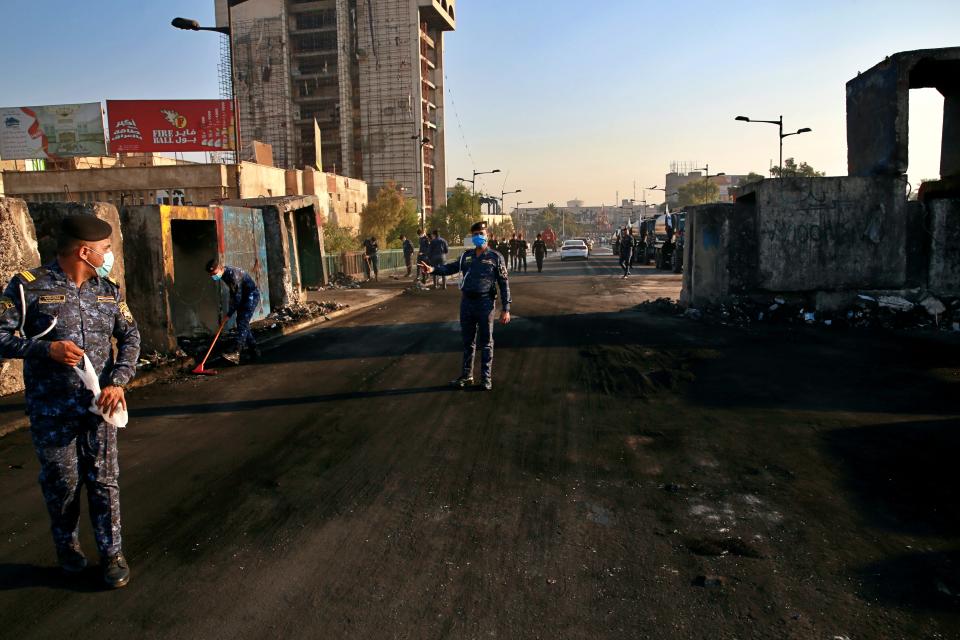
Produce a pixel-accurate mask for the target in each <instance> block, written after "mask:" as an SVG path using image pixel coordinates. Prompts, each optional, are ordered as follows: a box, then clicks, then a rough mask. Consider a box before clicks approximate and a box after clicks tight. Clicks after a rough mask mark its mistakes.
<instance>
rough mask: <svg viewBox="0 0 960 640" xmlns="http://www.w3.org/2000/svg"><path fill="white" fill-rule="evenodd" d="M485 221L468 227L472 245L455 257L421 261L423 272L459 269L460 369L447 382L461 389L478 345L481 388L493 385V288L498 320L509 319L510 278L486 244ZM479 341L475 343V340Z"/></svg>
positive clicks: (470, 381)
mask: <svg viewBox="0 0 960 640" xmlns="http://www.w3.org/2000/svg"><path fill="white" fill-rule="evenodd" d="M486 229H487V223H486V222H477V223H476V224H474V225H473V226H472V227H470V233H471V238H470V240H471V242H472V243H473V246H474V247H475V249H474V250H473V251H466V252H464V253H463V255H461V256H460V259H459V260H456V261H454V262H451V263H449V264H441V265H438V266H436V267H433V266H431V265H429V264H426V263H421V264H420V267H421V268H422V269H423V270H424V271H426V272H427V273H439V274H441V275H445V276H448V275H453V274H455V273H462V274H463V276H462V278H461V279H460V291H461V292H462V293H463V296H462V299H461V301H460V335H461V337H462V338H463V369H462V371H461V373H460V377H459V378H457V379H456V380H454V381H453V382H452V383H451V384H453V385H454V386H457V387H460V388H461V389H462V388H464V387H466V386H468V385H471V384H473V361H474V356H475V354H476V350H477V347H479V348H480V379H481V383H482V385H483V389H485V390H487V391H489V390H491V389H493V321H494V311H495V310H496V298H497V289H498V288H499V290H500V297H501V299H502V301H501V304H502V305H503V311H502V312H501V313H500V322H501V323H503V324H507V323H508V322H510V302H511V301H510V282H509V275H508V274H507V265H506V264H504V261H503V256H501V255H500V254H499V253H497V252H496V251H492V250H491V249H490V248H489V247H488V246H487V233H486ZM478 342H479V345H478V344H477V343H478Z"/></svg>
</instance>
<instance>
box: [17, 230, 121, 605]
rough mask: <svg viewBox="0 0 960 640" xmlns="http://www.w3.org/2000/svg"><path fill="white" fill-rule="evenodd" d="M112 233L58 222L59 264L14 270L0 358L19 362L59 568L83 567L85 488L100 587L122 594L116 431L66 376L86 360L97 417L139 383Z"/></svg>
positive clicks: (73, 569)
mask: <svg viewBox="0 0 960 640" xmlns="http://www.w3.org/2000/svg"><path fill="white" fill-rule="evenodd" d="M111 232H112V228H111V227H110V225H109V224H108V223H106V222H104V221H103V220H100V219H99V218H96V217H94V216H92V215H77V216H69V217H66V218H64V219H63V221H62V222H61V228H60V233H59V237H58V239H57V258H56V260H54V261H53V262H51V263H50V264H48V265H47V266H45V267H39V268H36V269H28V270H26V271H21V272H20V273H19V274H17V275H16V276H14V277H13V279H12V280H11V281H10V283H9V284H8V285H7V288H6V290H5V291H4V293H3V297H0V357H2V358H22V359H23V361H24V364H23V376H24V384H25V386H26V393H25V396H26V397H25V399H26V405H27V415H29V416H30V435H31V437H32V438H33V446H34V449H35V451H36V454H37V457H38V458H39V460H40V489H41V491H42V492H43V497H44V500H45V502H46V504H47V510H48V511H49V513H50V519H51V530H52V532H53V541H54V544H55V545H56V550H57V560H58V562H59V563H60V567H61V568H62V569H63V570H64V571H65V572H67V573H71V574H77V573H80V572H82V571H83V570H84V569H85V568H86V566H87V559H86V556H84V555H83V551H82V550H81V549H80V542H79V538H78V534H79V525H80V486H81V485H84V486H86V488H87V501H88V504H89V510H90V519H91V521H92V523H93V530H94V535H95V537H96V541H97V550H98V551H99V552H100V567H101V572H102V576H103V580H104V582H105V583H106V585H107V586H109V587H112V588H119V587H123V586H125V585H126V584H127V582H128V581H129V580H130V569H129V567H128V565H127V561H126V559H125V558H124V556H123V550H122V546H121V536H120V488H119V485H118V483H117V478H118V476H119V467H118V464H117V428H116V427H115V426H113V425H110V424H108V423H107V422H106V421H105V420H104V419H103V416H102V415H97V414H94V413H92V412H91V411H90V406H91V404H92V402H93V395H92V393H91V392H90V391H88V390H87V388H86V387H85V386H84V385H83V383H82V382H81V380H80V376H78V375H77V373H76V372H75V371H74V370H73V367H74V366H76V365H78V364H79V363H80V362H82V361H83V357H84V355H86V356H87V357H88V358H89V361H90V364H91V365H92V366H93V368H94V369H95V371H96V372H97V373H98V375H99V378H100V385H101V389H102V391H101V394H100V397H99V398H98V399H97V407H98V408H99V410H100V411H101V412H104V413H106V414H107V415H113V413H114V412H115V411H116V410H117V409H118V408H123V409H126V406H127V403H126V399H125V397H124V387H125V385H127V384H128V383H129V382H130V381H131V380H132V379H133V377H134V376H135V375H136V367H137V359H138V358H139V357H140V333H139V331H138V330H137V325H136V323H135V322H134V320H133V316H132V315H131V314H130V310H129V308H128V307H127V304H126V303H125V302H124V301H123V298H122V297H121V295H120V287H119V285H117V283H116V282H115V281H113V280H111V279H110V278H109V277H108V276H109V273H110V269H111V267H112V266H113V252H112V251H111V245H110V235H111ZM111 337H114V338H116V339H117V357H116V360H114V356H113V345H112V343H111V340H110V338H111Z"/></svg>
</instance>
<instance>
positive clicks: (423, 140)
mask: <svg viewBox="0 0 960 640" xmlns="http://www.w3.org/2000/svg"><path fill="white" fill-rule="evenodd" d="M410 139H411V140H415V141H416V142H414V144H415V145H416V146H417V172H416V180H417V205H418V206H419V208H420V228H421V229H423V227H424V226H425V224H426V215H427V214H426V211H425V210H424V206H423V191H424V184H423V182H422V181H421V180H420V170H421V169H422V167H423V147H424V146H426V145H428V144H430V138H428V137H426V136H424V135H423V133H422V132H420V133H417V134H416V135H412V136H410Z"/></svg>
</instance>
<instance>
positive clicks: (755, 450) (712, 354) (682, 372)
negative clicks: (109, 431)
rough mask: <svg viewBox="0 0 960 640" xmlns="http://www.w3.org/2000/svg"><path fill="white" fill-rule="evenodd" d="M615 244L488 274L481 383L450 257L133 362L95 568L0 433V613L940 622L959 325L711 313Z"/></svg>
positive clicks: (821, 630)
mask: <svg viewBox="0 0 960 640" xmlns="http://www.w3.org/2000/svg"><path fill="white" fill-rule="evenodd" d="M532 262H533V261H532V260H531V265H532ZM617 273H618V271H617V269H616V266H615V262H614V259H613V257H612V256H599V255H597V256H595V257H594V258H592V259H591V260H590V261H588V262H586V263H580V262H578V263H571V262H568V263H563V264H560V263H559V262H558V261H557V260H556V258H555V257H554V256H551V257H550V259H549V260H548V263H547V267H546V269H545V271H544V273H542V274H536V273H533V272H530V273H527V274H522V275H516V276H514V277H513V278H512V287H513V297H514V301H515V302H514V308H513V314H514V321H513V322H512V323H511V324H510V325H509V326H506V327H503V326H500V325H498V326H497V328H496V334H495V335H496V344H497V347H496V357H495V370H494V381H495V389H494V391H493V392H491V393H484V392H480V391H454V390H450V389H449V388H448V387H447V386H446V383H447V381H449V380H450V379H452V378H454V377H455V376H456V375H457V374H458V368H459V360H460V348H459V340H460V338H459V332H458V327H457V323H456V318H457V305H458V292H457V290H456V288H455V287H451V288H450V289H448V290H447V291H428V292H422V293H410V294H405V295H403V296H401V297H399V298H396V299H394V300H392V301H390V302H389V303H386V304H385V305H384V306H382V307H380V308H375V309H371V310H368V311H363V312H361V313H359V314H357V315H355V316H352V317H348V318H345V319H343V320H341V321H337V322H334V323H330V324H329V325H327V326H324V327H323V328H321V329H319V330H316V331H312V332H309V333H305V334H301V335H297V336H294V337H291V338H288V339H286V340H285V341H284V342H282V343H279V344H277V345H276V346H275V347H274V348H272V349H271V350H270V351H269V352H268V353H267V355H266V358H265V362H263V363H262V364H259V365H257V366H251V367H244V368H238V369H232V370H222V372H221V375H219V376H218V377H216V378H191V379H183V380H179V381H176V382H173V383H169V384H158V385H153V386H151V387H147V388H145V389H141V390H137V391H135V392H133V393H132V394H131V398H130V402H131V409H132V420H131V425H130V427H129V428H128V429H127V430H126V431H125V432H123V434H122V435H121V450H120V460H121V502H122V511H123V522H124V539H125V550H126V553H127V556H128V558H129V560H130V564H131V569H132V572H133V576H132V580H131V583H130V585H129V586H128V587H127V588H125V589H122V590H119V591H115V592H105V591H102V590H101V589H99V587H98V586H97V582H96V573H95V572H94V570H93V569H91V570H90V571H89V572H88V575H85V576H83V577H81V578H77V579H73V580H69V579H67V578H64V577H62V576H61V575H60V574H59V572H58V570H57V569H56V568H55V567H54V558H53V550H52V546H51V543H50V540H49V533H48V523H47V517H46V513H45V511H44V508H43V503H42V500H41V497H40V492H39V488H38V487H37V484H36V474H37V463H36V460H35V458H34V454H33V451H32V448H31V446H30V442H29V437H28V434H26V433H24V432H20V433H16V434H13V435H11V436H8V437H6V438H3V439H2V440H0V637H4V638H20V639H27V638H64V637H68V638H69V637H75V638H93V637H96V638H677V639H680V638H711V639H713V638H753V637H756V638H798V639H799V638H803V639H806V638H835V637H845V638H851V639H860V638H895V637H916V638H921V637H922V638H936V637H940V638H955V637H960V603H958V597H957V595H956V594H958V593H960V577H958V576H960V572H958V566H960V565H958V563H960V552H958V551H957V544H956V543H957V535H958V533H960V513H958V510H957V504H956V484H957V483H956V480H955V476H954V475H953V474H952V472H951V469H952V468H955V462H953V457H955V454H956V451H957V445H958V444H960V436H958V427H960V423H958V420H957V409H956V404H955V400H951V398H955V397H956V391H957V380H958V378H957V371H958V369H957V367H958V366H960V357H958V354H960V350H958V348H957V345H956V343H955V342H946V343H944V342H943V341H939V340H937V339H934V338H932V337H929V336H926V337H924V336H919V337H918V336H908V337H891V336H878V335H874V334H865V333H857V332H848V333H843V334H830V333H829V332H824V331H822V330H821V331H810V330H806V329H792V330H784V329H763V330H761V329H757V330H751V331H746V330H738V329H732V328H727V327H717V326H707V325H703V324H700V323H696V322H691V321H687V320H683V319H678V318H673V317H665V316H661V315H657V314H653V313H648V312H641V311H637V310H635V309H634V307H635V306H636V305H637V303H638V302H640V301H642V300H644V299H651V298H656V297H659V296H661V295H673V296H675V295H676V293H677V291H678V289H679V279H678V277H677V276H674V275H672V274H670V275H668V274H659V273H656V272H654V271H653V270H652V269H650V268H644V269H641V270H640V271H639V272H638V273H637V274H636V275H635V276H634V277H632V278H630V279H629V280H626V281H624V280H621V279H620V278H619V277H618V276H617ZM82 527H83V542H84V545H85V549H86V550H87V551H88V553H90V552H92V550H93V549H94V547H93V543H92V539H91V538H90V534H89V529H90V527H89V525H88V522H87V521H86V516H85V515H84V520H83V522H82Z"/></svg>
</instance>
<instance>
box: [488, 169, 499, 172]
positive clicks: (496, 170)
mask: <svg viewBox="0 0 960 640" xmlns="http://www.w3.org/2000/svg"><path fill="white" fill-rule="evenodd" d="M490 173H500V169H494V170H493V171H491V172H490Z"/></svg>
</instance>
